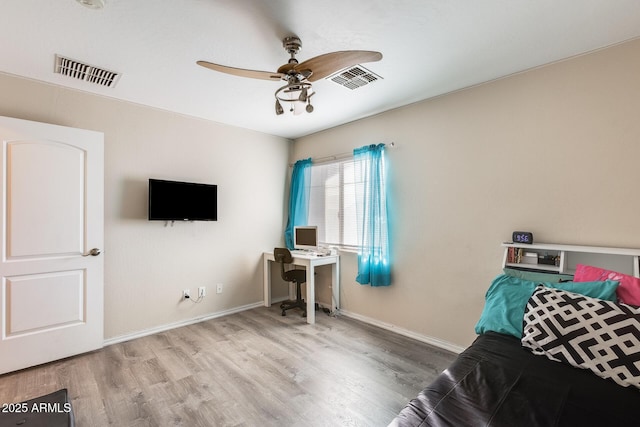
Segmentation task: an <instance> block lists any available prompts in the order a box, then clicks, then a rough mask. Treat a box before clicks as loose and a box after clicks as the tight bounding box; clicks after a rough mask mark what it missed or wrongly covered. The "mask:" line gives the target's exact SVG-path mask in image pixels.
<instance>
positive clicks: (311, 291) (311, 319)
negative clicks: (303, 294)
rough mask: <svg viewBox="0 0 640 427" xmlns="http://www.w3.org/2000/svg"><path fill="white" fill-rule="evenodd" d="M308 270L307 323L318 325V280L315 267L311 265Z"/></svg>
mask: <svg viewBox="0 0 640 427" xmlns="http://www.w3.org/2000/svg"><path fill="white" fill-rule="evenodd" d="M309 264H310V265H309V267H308V268H307V323H309V324H311V325H313V324H314V323H316V278H315V267H314V265H313V263H309Z"/></svg>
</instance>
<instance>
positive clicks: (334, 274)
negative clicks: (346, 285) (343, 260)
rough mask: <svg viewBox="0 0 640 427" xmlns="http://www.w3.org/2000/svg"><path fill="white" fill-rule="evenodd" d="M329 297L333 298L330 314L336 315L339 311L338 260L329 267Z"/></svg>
mask: <svg viewBox="0 0 640 427" xmlns="http://www.w3.org/2000/svg"><path fill="white" fill-rule="evenodd" d="M331 296H332V297H333V302H332V305H333V306H332V307H331V313H332V314H334V315H335V314H338V310H339V309H340V260H336V263H335V264H332V265H331Z"/></svg>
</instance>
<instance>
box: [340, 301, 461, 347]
mask: <svg viewBox="0 0 640 427" xmlns="http://www.w3.org/2000/svg"><path fill="white" fill-rule="evenodd" d="M340 314H342V315H344V316H346V317H351V318H353V319H356V320H360V321H361V322H365V323H369V324H371V325H373V326H377V327H379V328H382V329H386V330H388V331H391V332H395V333H396V334H399V335H404V336H405V337H409V338H413V339H414V340H417V341H421V342H424V343H427V344H431V345H433V346H436V347H439V348H442V349H445V350H448V351H451V352H453V353H456V354H460V353H462V352H463V351H464V349H465V348H464V347H460V346H459V345H456V344H453V343H450V342H448V341H444V340H441V339H438V338H434V337H429V336H426V335H421V334H418V333H416V332H413V331H410V330H408V329H404V328H400V327H398V326H396V325H392V324H391V323H385V322H381V321H380V320H376V319H372V318H371V317H367V316H363V315H361V314H357V313H352V312H350V311H347V310H340Z"/></svg>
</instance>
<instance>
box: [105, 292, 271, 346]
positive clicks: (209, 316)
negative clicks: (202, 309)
mask: <svg viewBox="0 0 640 427" xmlns="http://www.w3.org/2000/svg"><path fill="white" fill-rule="evenodd" d="M263 305H264V303H263V302H262V301H261V302H256V303H253V304H247V305H243V306H241V307H236V308H232V309H230V310H224V311H219V312H217V313H210V314H206V315H204V316H198V317H193V318H191V319H187V320H181V321H179V322H174V323H167V324H165V325H161V326H156V327H153V328H149V329H144V330H142V331H137V332H133V333H130V334H125V335H119V336H117V337H113V338H108V339H106V340H104V342H103V345H104V346H105V347H106V346H108V345H112V344H118V343H121V342H125V341H130V340H133V339H136V338H142V337H146V336H148V335H153V334H157V333H159V332H164V331H168V330H170V329H175V328H180V327H182V326H187V325H193V324H194V323H199V322H204V321H205V320H210V319H215V318H218V317H222V316H228V315H229V314H234V313H239V312H241V311H246V310H251V309H252V308H257V307H262V306H263Z"/></svg>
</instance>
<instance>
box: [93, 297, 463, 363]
mask: <svg viewBox="0 0 640 427" xmlns="http://www.w3.org/2000/svg"><path fill="white" fill-rule="evenodd" d="M281 300H282V301H284V300H286V297H285V298H282V299H281ZM279 301H280V299H278V300H277V301H276V300H273V301H272V302H273V303H276V302H279ZM263 304H264V303H263V302H262V301H260V302H255V303H253V304H247V305H243V306H240V307H236V308H232V309H230V310H224V311H219V312H217V313H210V314H206V315H204V316H198V317H193V318H191V319H186V320H181V321H179V322H174V323H167V324H165V325H160V326H156V327H153V328H149V329H144V330H141V331H136V332H132V333H130V334H125V335H119V336H117V337H113V338H108V339H106V340H104V342H103V345H104V346H105V347H106V346H109V345H112V344H118V343H121V342H125V341H130V340H133V339H136V338H142V337H146V336H148V335H153V334H157V333H159V332H164V331H168V330H170V329H175V328H180V327H182V326H187V325H193V324H195V323H199V322H204V321H206V320H211V319H216V318H218V317H222V316H228V315H230V314H234V313H240V312H241V311H246V310H251V309H253V308H258V307H262V306H263ZM340 314H342V315H344V316H346V317H351V318H353V319H356V320H360V321H361V322H365V323H369V324H370V325H374V326H377V327H379V328H382V329H386V330H388V331H391V332H395V333H396V334H400V335H403V336H405V337H409V338H413V339H415V340H417V341H421V342H424V343H427V344H431V345H433V346H436V347H439V348H442V349H445V350H448V351H451V352H453V353H457V354H460V353H462V351H463V350H464V347H460V346H458V345H455V344H453V343H450V342H448V341H444V340H441V339H438V338H433V337H429V336H426V335H421V334H418V333H416V332H413V331H410V330H408V329H404V328H400V327H398V326H395V325H392V324H391V323H385V322H381V321H380V320H376V319H373V318H371V317H367V316H363V315H361V314H357V313H352V312H350V311H347V310H340Z"/></svg>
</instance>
